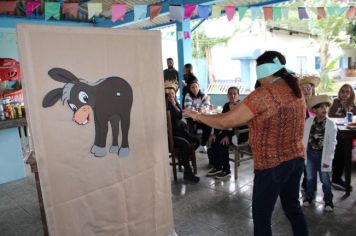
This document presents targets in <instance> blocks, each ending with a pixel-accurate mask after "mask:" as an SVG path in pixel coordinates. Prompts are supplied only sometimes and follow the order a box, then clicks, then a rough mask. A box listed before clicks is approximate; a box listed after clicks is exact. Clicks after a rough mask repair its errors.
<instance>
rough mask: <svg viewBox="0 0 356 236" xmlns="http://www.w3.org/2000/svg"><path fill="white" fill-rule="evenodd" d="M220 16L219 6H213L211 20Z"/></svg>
mask: <svg viewBox="0 0 356 236" xmlns="http://www.w3.org/2000/svg"><path fill="white" fill-rule="evenodd" d="M220 16H221V6H219V5H213V7H212V13H211V18H219V17H220Z"/></svg>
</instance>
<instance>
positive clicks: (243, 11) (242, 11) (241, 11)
mask: <svg viewBox="0 0 356 236" xmlns="http://www.w3.org/2000/svg"><path fill="white" fill-rule="evenodd" d="M238 10H239V19H240V20H242V18H244V16H245V15H246V12H247V10H248V7H239V8H238Z"/></svg>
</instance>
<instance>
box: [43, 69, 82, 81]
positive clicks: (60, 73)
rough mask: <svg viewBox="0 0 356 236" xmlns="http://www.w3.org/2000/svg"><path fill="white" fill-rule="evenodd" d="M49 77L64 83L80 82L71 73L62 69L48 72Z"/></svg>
mask: <svg viewBox="0 0 356 236" xmlns="http://www.w3.org/2000/svg"><path fill="white" fill-rule="evenodd" d="M48 74H49V76H51V77H52V78H53V79H54V80H56V81H58V82H62V83H76V82H79V79H78V78H77V77H76V76H75V75H73V74H72V72H69V71H67V70H65V69H62V68H52V69H50V70H49V71H48Z"/></svg>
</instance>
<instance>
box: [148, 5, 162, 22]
mask: <svg viewBox="0 0 356 236" xmlns="http://www.w3.org/2000/svg"><path fill="white" fill-rule="evenodd" d="M161 9H162V5H161V4H155V5H151V6H150V20H153V19H154V18H155V17H157V16H158V15H159V13H160V12H161Z"/></svg>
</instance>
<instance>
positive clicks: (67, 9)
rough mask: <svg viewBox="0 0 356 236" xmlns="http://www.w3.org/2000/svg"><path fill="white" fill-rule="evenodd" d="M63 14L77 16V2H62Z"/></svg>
mask: <svg viewBox="0 0 356 236" xmlns="http://www.w3.org/2000/svg"><path fill="white" fill-rule="evenodd" d="M62 13H63V14H66V13H68V14H70V15H72V16H74V17H77V16H78V3H64V4H63V8H62Z"/></svg>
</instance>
